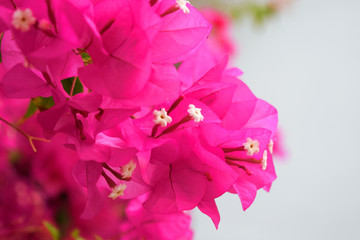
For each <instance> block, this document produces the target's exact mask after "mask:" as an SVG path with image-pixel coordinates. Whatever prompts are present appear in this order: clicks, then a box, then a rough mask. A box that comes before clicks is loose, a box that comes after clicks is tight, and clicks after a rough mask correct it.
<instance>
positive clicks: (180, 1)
mask: <svg viewBox="0 0 360 240" xmlns="http://www.w3.org/2000/svg"><path fill="white" fill-rule="evenodd" d="M187 3H188V4H190V2H189V1H186V0H176V6H177V7H179V8H180V9H181V10H182V11H183V12H184V13H185V14H189V13H190V10H189V8H188V7H187V6H186V4H187Z"/></svg>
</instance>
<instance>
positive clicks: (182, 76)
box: [0, 0, 277, 239]
mask: <svg viewBox="0 0 360 240" xmlns="http://www.w3.org/2000/svg"><path fill="white" fill-rule="evenodd" d="M184 2H185V1H184ZM11 3H12V4H11ZM185 5H186V9H188V10H189V13H188V12H187V11H185V10H184V6H182V5H180V3H179V1H175V0H162V1H160V0H159V1H156V0H155V1H154V0H151V1H150V2H149V1H145V0H138V1H132V0H118V1H116V0H99V1H95V0H93V1H90V0H82V1H75V0H52V1H40V0H32V1H15V0H14V1H11V2H10V1H9V3H8V2H7V3H4V4H3V3H0V11H1V12H3V14H1V17H0V31H3V32H4V34H3V37H2V44H1V53H2V60H3V63H2V64H1V65H0V66H1V68H3V70H2V73H1V74H2V75H3V76H2V80H1V85H0V86H1V92H2V93H3V94H4V95H5V96H6V97H9V98H22V99H29V98H37V97H43V98H48V97H51V98H52V99H53V101H54V105H53V106H51V107H48V108H47V109H46V110H45V109H40V110H41V111H40V112H38V113H36V118H37V121H38V123H39V124H40V126H41V127H42V134H43V136H44V137H46V138H48V139H53V138H54V136H55V138H56V136H57V135H65V136H66V139H65V140H63V141H62V142H61V143H59V142H58V141H57V142H56V143H57V144H63V145H65V146H66V147H68V148H70V149H72V150H74V151H75V152H76V153H77V163H76V166H75V167H74V170H73V172H74V177H75V179H76V181H77V182H78V183H79V185H80V186H83V187H85V188H87V202H86V206H84V207H85V208H84V211H83V212H82V217H83V218H92V217H94V216H95V215H97V214H99V212H101V211H102V209H103V205H104V204H105V203H106V202H108V201H109V197H110V198H112V199H116V198H119V199H123V200H121V202H122V203H124V202H125V203H127V205H128V206H127V209H126V211H125V213H126V216H127V217H126V218H125V219H126V220H124V221H125V222H123V223H121V224H122V225H121V224H120V225H121V226H120V229H122V231H124V236H123V237H128V239H136V237H141V236H144V237H146V238H147V239H188V238H191V236H192V234H191V231H190V230H189V224H190V220H189V217H188V215H185V214H184V213H183V212H184V211H187V210H191V209H194V208H195V207H198V208H199V209H200V210H201V211H202V212H203V213H205V214H207V215H209V216H210V217H211V218H212V220H213V222H214V224H215V226H216V227H217V226H218V224H219V221H220V216H219V213H218V210H217V206H216V203H215V199H216V198H218V197H220V196H221V195H223V194H224V193H226V192H231V193H236V194H238V195H239V197H240V200H241V203H242V206H243V208H244V210H245V209H246V208H248V207H249V206H250V205H251V203H252V202H253V200H254V198H255V195H256V192H257V190H258V189H260V188H264V189H265V190H269V189H270V186H271V184H272V182H273V181H274V180H275V178H276V174H275V170H274V166H273V162H272V147H273V146H272V145H271V144H270V143H271V142H272V139H273V138H274V135H275V133H276V127H277V111H276V109H275V108H274V107H273V106H271V105H270V104H268V103H267V102H265V101H263V100H261V99H258V98H257V97H255V96H254V94H253V93H252V92H251V91H250V90H249V88H248V87H247V86H246V85H245V83H244V82H242V81H241V80H240V79H238V77H239V76H240V75H241V74H242V73H241V71H240V70H238V69H235V68H230V69H229V68H227V65H228V58H227V57H226V56H223V54H221V51H220V50H219V49H222V48H221V47H218V48H216V49H215V48H214V45H215V44H217V42H216V41H212V42H211V43H208V42H206V39H207V38H208V36H209V33H210V30H211V25H210V23H208V22H207V21H206V20H205V19H204V18H203V17H202V15H201V14H200V13H199V12H198V11H197V10H196V9H195V8H193V7H192V6H191V5H190V4H189V3H186V2H185ZM21 14H23V15H24V16H26V17H27V18H28V19H27V20H26V19H25V20H24V21H22V22H16V24H14V21H15V20H16V21H18V20H17V19H15V20H14V18H15V17H17V16H18V15H21ZM29 14H31V15H29ZM29 16H30V17H29ZM33 18H34V19H35V20H33ZM220 44H221V41H220ZM214 49H215V50H214ZM66 81H67V82H70V83H71V84H70V85H71V88H70V89H66V87H65V82H66ZM77 82H79V84H80V85H81V87H82V88H81V91H79V92H76V91H75V89H76V86H77V85H76V84H77ZM160 110H161V114H160ZM154 115H156V116H155V117H156V118H157V120H156V121H154ZM165 123H166V124H165ZM38 135H40V133H38ZM48 144H53V143H48ZM48 161H53V160H52V159H50V158H49V159H48ZM116 201H118V199H117V200H115V201H114V202H116ZM119 201H120V200H119ZM156 234H157V235H156ZM124 239H125V238H124ZM126 239H127V238H126Z"/></svg>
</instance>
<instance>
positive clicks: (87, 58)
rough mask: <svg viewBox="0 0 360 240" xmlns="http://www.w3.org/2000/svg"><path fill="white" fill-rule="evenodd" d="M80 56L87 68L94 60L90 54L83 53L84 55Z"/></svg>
mask: <svg viewBox="0 0 360 240" xmlns="http://www.w3.org/2000/svg"><path fill="white" fill-rule="evenodd" d="M80 56H81V58H82V60H83V62H84V65H85V66H86V65H89V64H90V63H92V59H91V57H90V55H89V54H88V53H86V52H82V53H81V54H80Z"/></svg>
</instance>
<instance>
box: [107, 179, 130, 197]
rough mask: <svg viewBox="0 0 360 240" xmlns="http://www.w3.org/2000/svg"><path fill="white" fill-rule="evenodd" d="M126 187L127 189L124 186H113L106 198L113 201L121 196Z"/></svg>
mask: <svg viewBox="0 0 360 240" xmlns="http://www.w3.org/2000/svg"><path fill="white" fill-rule="evenodd" d="M126 187H127V186H126V184H121V183H120V184H119V185H118V186H115V187H113V188H112V189H111V191H112V192H111V193H110V194H109V195H108V197H109V198H111V199H112V200H115V199H117V198H118V197H119V196H123V195H124V191H125V189H126Z"/></svg>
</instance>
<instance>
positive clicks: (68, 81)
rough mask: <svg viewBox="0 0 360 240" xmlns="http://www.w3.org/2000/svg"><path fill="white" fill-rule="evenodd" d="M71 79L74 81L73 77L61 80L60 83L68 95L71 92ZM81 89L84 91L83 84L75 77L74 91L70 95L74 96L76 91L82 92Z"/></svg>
mask: <svg viewBox="0 0 360 240" xmlns="http://www.w3.org/2000/svg"><path fill="white" fill-rule="evenodd" d="M73 81H74V77H71V78H66V79H63V80H61V84H62V85H63V88H64V90H65V92H67V94H69V95H70V92H71V87H72V84H73ZM83 91H84V86H83V85H82V83H81V82H80V80H79V78H78V77H76V82H75V86H74V91H73V94H72V95H73V96H74V95H76V94H78V93H82V92H83Z"/></svg>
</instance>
